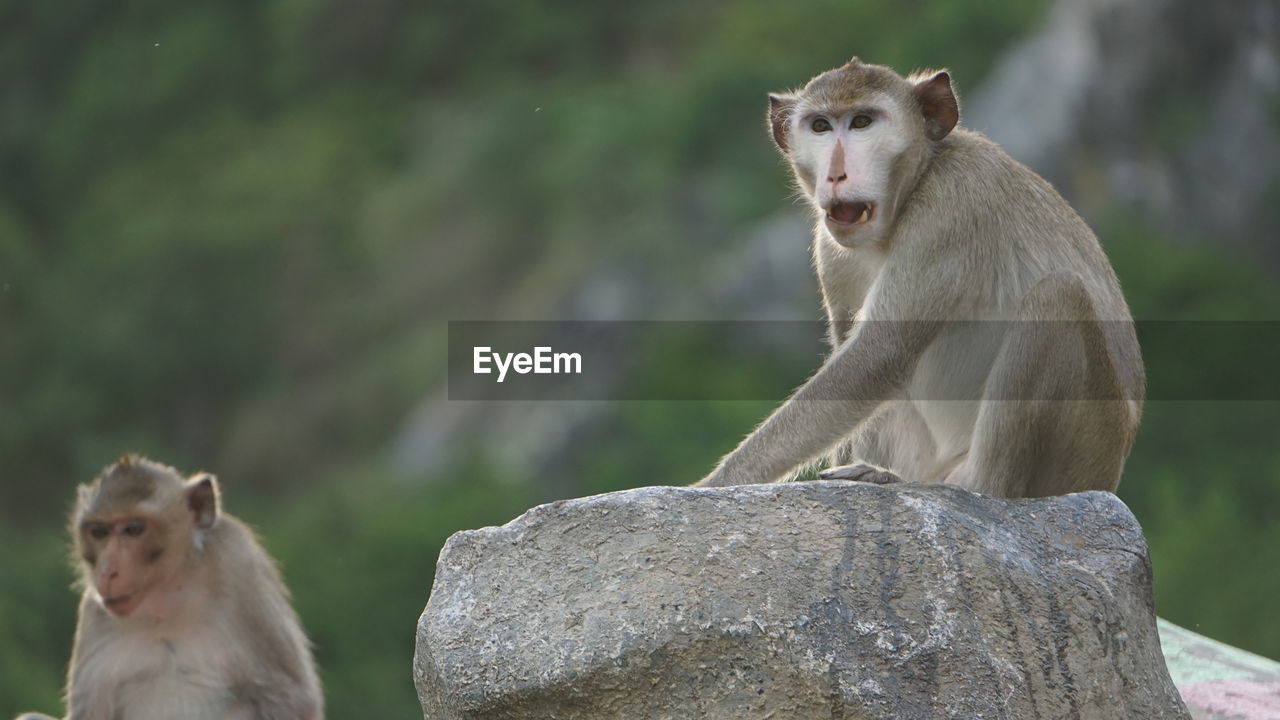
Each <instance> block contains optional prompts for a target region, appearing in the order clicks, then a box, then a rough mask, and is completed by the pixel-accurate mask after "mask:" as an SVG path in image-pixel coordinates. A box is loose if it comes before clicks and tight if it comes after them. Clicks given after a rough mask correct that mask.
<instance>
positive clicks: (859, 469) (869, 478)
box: [818, 463, 902, 485]
mask: <svg viewBox="0 0 1280 720" xmlns="http://www.w3.org/2000/svg"><path fill="white" fill-rule="evenodd" d="M818 477H819V478H821V479H823V480H849V481H851V482H868V483H875V484H876V485H892V484H893V483H900V482H902V478H900V477H898V476H897V475H894V474H893V473H891V472H889V471H888V470H885V469H884V468H880V467H876V466H875V465H867V464H866V463H859V464H857V465H842V466H840V467H833V468H827V469H826V470H823V471H822V472H820V473H818Z"/></svg>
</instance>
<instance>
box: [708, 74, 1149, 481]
mask: <svg viewBox="0 0 1280 720" xmlns="http://www.w3.org/2000/svg"><path fill="white" fill-rule="evenodd" d="M767 119H768V128H769V131H770V134H771V135H772V137H773V140H774V142H775V143H776V144H777V146H778V149H779V150H780V151H781V152H782V155H783V156H784V157H785V158H786V159H787V161H788V162H789V163H790V165H791V169H792V171H793V172H794V175H795V179H796V182H797V184H798V186H799V188H800V189H801V190H802V191H803V193H804V196H805V197H806V198H807V200H808V201H809V204H810V206H811V207H812V209H813V212H814V216H815V220H816V223H815V228H814V238H813V246H812V249H813V257H814V265H815V267H816V270H817V275H818V280H819V283H820V285H821V287H822V297H823V304H824V306H825V309H826V314H827V321H828V326H829V341H830V344H831V347H832V351H831V354H830V356H829V357H828V358H827V360H826V362H825V363H824V364H823V365H822V367H821V368H820V369H819V370H818V371H817V373H816V374H814V375H813V377H811V378H810V379H809V380H808V381H807V382H806V383H805V384H804V385H803V386H801V387H800V388H799V389H798V390H797V391H796V392H795V393H794V394H793V395H792V396H791V397H790V398H789V399H788V400H787V401H786V402H785V403H784V404H783V405H782V406H781V407H779V408H778V409H777V410H776V411H774V413H773V414H772V415H771V416H770V417H769V418H767V419H766V420H765V421H764V422H763V423H762V424H761V425H760V426H759V427H758V428H756V430H755V431H754V432H752V433H751V434H750V435H749V436H748V437H747V438H746V439H745V440H743V442H742V443H741V444H740V445H739V446H738V447H737V449H735V450H734V451H733V452H731V453H730V454H729V455H727V456H725V457H724V458H723V459H722V460H721V461H720V463H719V465H718V466H717V467H716V468H715V469H714V470H713V471H712V472H711V473H710V474H709V475H708V476H706V477H705V478H703V479H702V480H700V481H699V482H698V483H697V484H698V485H702V486H721V485H738V484H746V483H767V482H775V481H778V480H780V479H784V478H786V477H787V476H788V475H789V474H790V473H792V472H793V471H794V470H796V469H797V468H798V467H800V466H803V465H804V464H806V463H810V462H812V461H814V460H815V459H817V458H819V457H820V456H822V455H823V454H824V453H826V454H828V457H829V458H830V459H831V462H832V464H833V465H836V466H838V467H832V468H831V469H829V470H827V471H826V472H823V473H820V476H821V477H824V478H829V479H847V480H859V481H870V482H876V483H890V482H897V481H899V480H902V479H905V480H908V481H914V482H940V483H950V484H953V485H958V486H960V487H964V488H968V489H970V490H973V491H976V492H981V493H984V494H988V495H995V496H1003V497H1037V496H1046V495H1058V494H1065V493H1071V492H1076V491H1081V490H1111V491H1114V490H1115V488H1116V486H1117V485H1118V484H1119V482H1120V474H1121V470H1122V468H1123V466H1124V462H1125V459H1126V458H1127V456H1128V454H1129V449H1130V447H1131V446H1132V444H1133V439H1134V435H1135V433H1136V432H1137V427H1138V420H1139V417H1140V415H1141V413H1142V404H1143V398H1144V393H1145V389H1144V385H1145V380H1144V375H1143V369H1142V359H1141V356H1140V353H1139V349H1138V342H1137V338H1136V336H1135V334H1134V330H1133V321H1132V318H1131V317H1130V315H1129V309H1128V306H1127V305H1126V304H1125V300H1124V296H1123V295H1122V294H1121V292H1120V285H1119V283H1118V281H1117V280H1116V276H1115V273H1114V271H1113V270H1112V269H1111V265H1110V263H1109V262H1108V261H1107V258H1106V255H1105V254H1104V253H1103V251H1102V248H1101V246H1100V245H1099V244H1098V240H1097V238H1096V237H1095V236H1094V234H1093V232H1092V231H1091V230H1090V229H1089V227H1088V226H1087V225H1086V224H1085V223H1084V221H1083V220H1082V219H1081V218H1080V217H1079V216H1078V215H1077V214H1076V213H1075V212H1074V211H1073V210H1072V209H1071V207H1070V206H1069V205H1068V204H1067V203H1066V201H1064V200H1063V199H1062V197H1061V196H1060V195H1059V194H1058V193H1057V192H1056V191H1055V190H1054V189H1053V187H1052V186H1051V185H1049V183H1047V182H1046V181H1045V180H1044V179H1042V178H1041V177H1040V176H1038V175H1036V174H1035V173H1034V172H1032V171H1031V170H1029V169H1028V168H1026V167H1025V166H1023V165H1022V164H1020V163H1018V162H1017V161H1015V160H1013V159H1012V158H1010V157H1009V156H1008V155H1007V154H1005V152H1004V151H1003V150H1001V149H1000V147H999V146H997V145H996V144H995V143H993V142H991V141H990V140H988V139H987V138H985V137H983V136H982V135H980V134H979V133H976V132H973V131H971V130H967V129H965V128H962V127H960V126H959V124H958V123H959V119H960V107H959V103H958V101H957V99H956V95H955V93H954V92H953V91H952V88H951V76H950V75H949V74H948V73H947V72H945V71H930V72H924V73H920V74H917V75H914V76H912V77H910V78H903V77H902V76H900V75H898V74H897V73H895V72H894V71H893V70H891V69H889V68H887V67H883V66H879V65H869V64H865V63H863V62H862V61H860V60H858V59H857V58H854V59H853V60H850V61H849V62H848V63H847V64H845V65H844V66H842V67H838V68H835V69H833V70H830V71H827V72H825V73H822V74H821V75H818V76H817V77H815V78H813V79H812V80H810V81H809V83H808V84H806V85H805V86H804V87H803V88H802V89H800V90H797V91H795V92H790V93H785V94H778V95H771V96H770V97H769V111H768V116H767Z"/></svg>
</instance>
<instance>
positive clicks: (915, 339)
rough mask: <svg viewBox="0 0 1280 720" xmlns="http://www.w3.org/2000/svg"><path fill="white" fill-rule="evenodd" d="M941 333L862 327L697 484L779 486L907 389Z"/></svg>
mask: <svg viewBox="0 0 1280 720" xmlns="http://www.w3.org/2000/svg"><path fill="white" fill-rule="evenodd" d="M941 326H942V323H941V322H940V321H936V320H935V321H908V322H884V321H880V322H859V323H858V324H857V325H855V326H854V329H853V332H852V335H851V336H850V338H849V340H848V341H847V342H845V343H844V345H842V346H841V347H840V348H839V349H837V350H836V352H834V353H833V354H832V355H831V357H830V358H829V359H828V360H827V362H826V363H824V364H823V366H822V368H820V369H819V370H818V372H817V373H815V374H814V376H813V377H811V378H810V379H809V381H808V382H806V383H805V384H804V385H803V386H801V387H800V389H799V390H797V391H796V392H795V393H794V394H793V395H792V396H791V398H790V399H788V400H787V401H786V402H785V403H783V405H782V406H781V407H779V408H778V409H777V410H776V411H774V413H773V414H772V415H770V416H769V417H768V419H766V420H765V421H764V422H763V423H761V425H760V426H759V427H757V428H756V430H755V431H754V432H752V433H751V434H750V435H748V436H747V438H746V439H745V440H743V441H742V443H741V444H740V445H739V446H738V447H737V448H736V449H735V450H734V451H733V452H731V453H730V454H729V455H727V456H726V457H725V458H724V459H723V460H721V461H720V465H719V466H718V467H716V469H715V470H714V471H712V473H711V474H710V475H708V476H707V477H706V478H704V479H702V480H701V481H699V482H698V485H700V486H712V487H714V486H723V485H746V484H751V483H767V482H775V481H777V480H780V479H782V477H783V476H785V475H786V474H787V473H788V472H790V471H791V470H792V469H793V468H795V467H796V466H798V465H800V464H801V463H804V462H807V461H809V460H812V459H813V458H814V457H817V456H818V455H820V454H821V453H823V452H825V451H827V450H829V449H830V448H831V447H832V446H834V445H835V444H836V443H838V442H840V441H841V440H842V439H844V438H845V437H847V436H848V435H849V433H850V432H852V431H853V430H854V429H855V428H856V427H857V426H858V425H859V424H860V423H861V422H863V421H864V420H866V419H867V418H869V417H870V416H871V415H872V414H873V413H874V412H875V410H876V409H877V408H878V407H879V406H880V405H881V404H882V403H883V402H884V401H885V400H887V399H888V398H889V397H890V396H892V395H893V394H894V393H895V392H896V391H897V390H899V389H901V388H902V387H904V386H905V385H906V383H907V380H908V379H909V378H910V377H911V374H912V372H913V371H914V370H915V365H916V362H917V361H918V360H919V358H920V356H921V355H922V354H923V353H924V350H925V349H926V348H927V347H928V346H929V343H931V342H932V341H933V339H934V337H936V336H937V334H938V331H939V330H940V329H941Z"/></svg>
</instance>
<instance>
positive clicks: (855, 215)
mask: <svg viewBox="0 0 1280 720" xmlns="http://www.w3.org/2000/svg"><path fill="white" fill-rule="evenodd" d="M769 103H770V105H769V123H770V126H771V129H772V132H773V138H774V141H775V142H776V143H777V144H778V147H779V149H780V150H782V152H783V154H784V155H786V157H787V160H789V161H790V163H791V167H792V169H793V171H794V172H795V176H796V179H797V181H798V182H799V184H800V187H801V188H802V189H803V190H804V192H805V194H806V195H807V196H808V198H809V200H810V202H811V203H812V205H813V207H814V209H815V211H817V213H818V216H819V217H820V218H821V219H822V224H823V226H824V227H825V229H826V230H827V233H828V234H829V235H830V237H831V238H832V239H834V240H835V241H836V242H838V243H840V244H841V245H844V246H845V247H857V246H862V245H868V244H875V243H879V242H881V241H882V240H883V239H885V238H886V237H888V235H889V231H890V230H891V229H892V227H893V224H894V220H895V215H896V214H897V211H898V207H899V206H900V205H901V203H902V200H903V198H904V197H905V195H906V194H907V192H908V189H909V188H911V187H912V186H913V185H914V183H915V181H916V179H917V177H918V175H919V173H920V171H921V169H922V167H923V164H924V160H925V158H926V157H927V156H928V154H929V143H931V142H935V141H939V140H941V139H942V138H943V137H945V136H946V134H947V133H948V132H949V131H950V129H951V127H952V126H954V124H955V120H956V117H958V115H956V114H955V112H953V111H955V108H956V105H955V100H954V97H953V96H952V95H951V91H950V84H949V76H948V75H947V74H946V73H939V74H938V75H936V76H934V77H933V78H931V79H930V80H929V81H926V82H920V83H914V82H912V81H908V80H907V79H905V78H903V77H901V76H899V75H898V74H897V73H894V72H893V71H892V70H889V69H888V68H884V67H881V66H878V65H867V64H864V63H862V62H860V61H859V60H857V58H854V59H853V60H851V61H850V62H849V63H848V64H846V65H844V66H842V67H839V68H836V69H834V70H829V71H827V72H825V73H823V74H821V75H819V76H817V77H815V78H814V79H813V80H810V81H809V83H808V84H807V85H805V87H804V88H803V89H802V90H800V91H798V92H796V93H792V94H788V95H772V96H770V98H769ZM948 103H950V104H948ZM949 112H950V113H951V114H950V115H948V114H947V113H949ZM944 115H945V117H943V116H944ZM948 122H949V123H950V124H948Z"/></svg>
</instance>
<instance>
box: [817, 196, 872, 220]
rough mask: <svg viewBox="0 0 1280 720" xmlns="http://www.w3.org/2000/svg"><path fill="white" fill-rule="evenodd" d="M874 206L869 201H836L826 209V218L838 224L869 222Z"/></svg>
mask: <svg viewBox="0 0 1280 720" xmlns="http://www.w3.org/2000/svg"><path fill="white" fill-rule="evenodd" d="M875 214H876V206H875V205H873V204H871V203H869V202H861V201H859V202H837V203H834V204H832V206H831V208H830V209H829V210H827V218H828V219H829V220H833V221H835V222H836V223H838V224H840V225H861V224H862V223H867V222H871V218H872V217H874V216H875Z"/></svg>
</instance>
